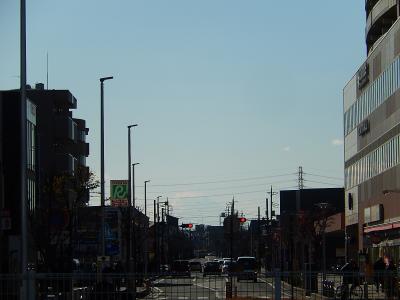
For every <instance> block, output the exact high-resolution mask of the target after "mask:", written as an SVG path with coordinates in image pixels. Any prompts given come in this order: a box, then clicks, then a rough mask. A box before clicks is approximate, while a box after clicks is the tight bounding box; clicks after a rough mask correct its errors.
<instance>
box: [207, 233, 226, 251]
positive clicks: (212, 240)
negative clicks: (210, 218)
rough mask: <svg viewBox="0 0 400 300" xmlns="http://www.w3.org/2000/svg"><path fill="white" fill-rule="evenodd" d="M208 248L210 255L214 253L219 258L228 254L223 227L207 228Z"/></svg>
mask: <svg viewBox="0 0 400 300" xmlns="http://www.w3.org/2000/svg"><path fill="white" fill-rule="evenodd" d="M206 247H207V249H208V253H213V254H214V255H216V256H218V257H222V256H224V254H226V251H225V241H224V227H223V226H207V227H206ZM225 256H226V255H225Z"/></svg>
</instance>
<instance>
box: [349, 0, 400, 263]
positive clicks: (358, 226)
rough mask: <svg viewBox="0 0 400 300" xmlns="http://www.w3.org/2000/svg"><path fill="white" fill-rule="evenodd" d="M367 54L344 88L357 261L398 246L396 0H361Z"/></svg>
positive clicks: (399, 36)
mask: <svg viewBox="0 0 400 300" xmlns="http://www.w3.org/2000/svg"><path fill="white" fill-rule="evenodd" d="M366 13H367V22H366V48H367V58H366V60H365V62H364V63H363V64H362V66H361V67H360V68H359V69H358V71H357V72H356V74H355V75H354V76H353V77H352V78H351V80H350V81H349V82H348V83H347V85H346V86H345V88H344V90H343V110H344V148H345V149H344V161H345V215H346V218H345V222H346V234H347V240H349V241H350V243H349V247H350V249H349V250H350V253H353V256H355V257H354V258H357V252H358V253H359V254H361V258H362V260H361V261H360V262H363V261H364V260H366V261H368V260H369V261H373V260H375V259H376V256H377V255H378V252H379V249H380V248H386V251H389V252H391V254H392V256H393V258H394V259H395V260H398V258H399V257H398V252H397V251H398V250H397V249H398V245H400V235H399V230H398V229H397V228H400V205H399V198H400V194H399V189H400V165H399V163H400V92H399V87H400V57H399V54H400V22H399V20H398V15H399V4H398V1H396V0H368V1H366Z"/></svg>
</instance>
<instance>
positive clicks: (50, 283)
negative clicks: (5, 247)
mask: <svg viewBox="0 0 400 300" xmlns="http://www.w3.org/2000/svg"><path fill="white" fill-rule="evenodd" d="M246 276H247V277H249V274H246V273H232V274H224V275H221V274H213V275H208V276H206V277H204V276H203V275H202V273H201V272H192V273H191V274H190V276H188V274H187V273H185V274H179V273H174V274H172V273H166V272H164V273H162V274H160V273H158V274H150V275H149V274H147V275H144V274H125V273H124V274H116V273H103V274H98V273H90V274H83V273H72V274H54V273H46V274H45V273H35V272H34V271H30V272H28V274H27V277H26V278H25V279H26V282H28V285H29V288H28V290H29V300H45V299H54V300H64V299H65V300H86V299H87V300H108V299H110V300H125V299H126V300H128V299H159V300H167V299H176V300H184V299H185V300H186V299H197V300H207V299H232V300H250V299H273V300H275V299H276V300H281V299H311V300H313V299H340V300H346V299H349V300H350V299H354V300H361V299H398V297H399V295H400V293H399V284H398V279H397V278H398V277H397V274H396V273H394V272H380V273H375V274H374V275H373V276H366V275H365V274H363V273H360V272H357V273H343V272H328V273H325V274H323V273H321V272H281V271H275V272H262V273H258V274H257V278H256V280H254V278H253V277H251V280H248V279H244V278H246ZM23 279H24V278H23V277H22V276H21V275H20V274H0V299H1V300H9V299H10V300H11V299H12V300H14V299H20V288H21V284H22V282H23Z"/></svg>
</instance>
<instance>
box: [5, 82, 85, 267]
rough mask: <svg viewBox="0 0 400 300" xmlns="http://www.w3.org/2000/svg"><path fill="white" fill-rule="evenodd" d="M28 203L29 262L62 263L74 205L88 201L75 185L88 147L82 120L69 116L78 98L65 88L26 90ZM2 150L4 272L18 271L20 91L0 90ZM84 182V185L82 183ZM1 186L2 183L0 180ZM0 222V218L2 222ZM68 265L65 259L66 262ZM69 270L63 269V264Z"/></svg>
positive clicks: (81, 174)
mask: <svg viewBox="0 0 400 300" xmlns="http://www.w3.org/2000/svg"><path fill="white" fill-rule="evenodd" d="M27 98H28V99H27V116H26V125H27V149H26V153H27V166H26V170H27V207H28V212H29V220H28V233H29V249H30V250H31V251H30V252H29V262H30V263H37V264H47V267H48V268H50V267H49V264H50V261H53V262H54V265H57V266H61V265H62V264H61V263H60V259H62V256H65V257H67V256H68V255H70V254H71V253H72V250H71V243H70V238H71V234H66V232H71V224H72V223H71V219H72V213H71V212H72V211H73V207H75V206H76V205H77V203H79V205H85V204H86V203H87V202H88V201H89V193H88V191H87V190H86V189H83V190H82V189H79V188H77V187H76V186H77V185H80V183H81V180H82V178H85V177H87V175H88V174H89V169H88V167H87V166H86V157H87V156H88V155H89V145H88V144H87V143H86V141H85V136H86V135H87V133H88V129H87V128H86V126H85V125H86V124H85V121H84V120H80V119H73V117H72V109H75V108H76V105H77V101H76V99H75V97H74V96H73V95H72V94H71V93H70V92H69V91H68V90H45V89H44V86H43V84H37V85H36V87H35V88H34V89H31V88H28V89H27ZM0 104H1V107H2V118H1V126H0V128H1V134H0V135H1V136H2V141H3V142H2V143H1V144H2V145H1V148H2V150H1V152H2V157H3V164H2V166H3V168H2V169H1V168H0V172H1V171H2V174H1V175H0V179H1V178H4V188H3V195H4V196H3V197H1V196H0V198H2V199H3V200H2V202H0V204H1V207H0V209H1V216H2V217H1V218H2V220H3V219H4V217H3V215H4V216H6V217H7V216H9V218H8V219H9V221H8V222H7V224H9V226H8V228H6V229H5V230H1V235H0V238H1V239H2V240H1V252H2V257H3V258H4V259H2V264H1V265H2V270H4V272H11V273H12V272H16V271H18V270H19V267H18V264H19V257H20V232H21V227H20V223H21V219H20V211H21V207H20V201H19V200H18V199H19V194H18V191H19V190H20V180H19V178H20V172H19V171H18V170H20V152H21V146H20V141H19V137H20V127H21V126H20V124H22V121H21V119H20V115H19V112H20V91H19V90H12V91H0ZM82 186H83V185H82ZM0 189H1V183H0ZM0 195H1V191H0ZM2 222H3V221H2ZM65 262H66V263H65V264H66V265H68V260H67V259H66V260H65ZM64 270H67V268H64Z"/></svg>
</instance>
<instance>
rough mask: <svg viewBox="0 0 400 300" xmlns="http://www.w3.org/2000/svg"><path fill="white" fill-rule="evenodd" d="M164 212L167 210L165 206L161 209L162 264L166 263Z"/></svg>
mask: <svg viewBox="0 0 400 300" xmlns="http://www.w3.org/2000/svg"><path fill="white" fill-rule="evenodd" d="M164 212H165V208H164V207H163V208H162V209H161V214H162V215H161V226H162V227H161V264H163V263H164V261H165V259H164Z"/></svg>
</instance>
